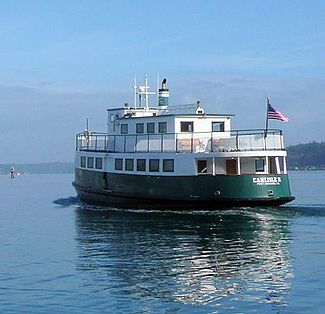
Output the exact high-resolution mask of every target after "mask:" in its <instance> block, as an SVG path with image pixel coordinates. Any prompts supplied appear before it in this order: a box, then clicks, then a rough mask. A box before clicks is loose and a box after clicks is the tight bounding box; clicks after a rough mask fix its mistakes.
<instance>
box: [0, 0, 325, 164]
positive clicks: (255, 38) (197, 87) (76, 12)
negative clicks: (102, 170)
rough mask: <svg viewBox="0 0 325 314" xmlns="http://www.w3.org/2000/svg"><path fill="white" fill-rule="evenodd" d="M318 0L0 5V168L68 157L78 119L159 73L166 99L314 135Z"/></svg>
mask: <svg viewBox="0 0 325 314" xmlns="http://www.w3.org/2000/svg"><path fill="white" fill-rule="evenodd" d="M324 51H325V1H321V0H319V1H316V0H308V1H307V0H300V1H293V0H291V1H290V0H281V1H278V0H264V1H257V0H256V1H253V0H247V1H239V0H227V1H226V0H224V1H218V0H211V1H210V0H206V1H199V0H196V1H190V0H187V1H182V0H173V1H170V0H164V1H161V2H158V1H152V0H151V1H145V0H137V1H131V0H123V1H113V0H112V1H109V0H106V1H101V0H92V1H91V0H89V1H84V0H78V1H74V0H70V1H60V0H56V1H50V0H48V1H47V0H42V1H41V0H40V1H36V0H35V1H33V0H29V1H27V0H26V1H24V0H19V1H18V0H11V1H5V0H0V164H1V163H11V162H12V163H19V162H50V161H73V158H74V145H75V134H76V133H78V132H80V131H83V130H84V128H85V121H86V118H87V117H88V118H89V121H90V128H91V130H93V131H105V129H106V128H105V125H106V109H107V108H112V107H119V106H121V105H123V104H124V103H125V102H130V103H132V99H133V90H132V86H133V80H134V77H135V76H137V78H138V79H141V78H142V77H143V76H144V74H145V73H147V74H148V76H149V82H150V85H151V86H152V87H155V86H156V79H157V76H158V75H159V77H161V78H162V77H166V78H167V80H168V86H169V89H170V93H171V96H170V103H171V104H173V105H178V104H182V103H193V102H195V101H197V100H200V101H201V103H202V104H203V106H204V108H205V109H206V112H208V113H233V114H235V117H234V118H233V122H232V126H233V128H234V129H252V128H263V127H264V125H265V104H266V97H270V99H271V103H272V105H273V106H274V107H275V108H276V109H278V110H280V111H281V112H282V113H283V114H285V115H286V116H288V118H289V122H288V123H281V122H278V121H273V120H272V121H270V127H271V128H281V129H283V130H284V134H285V144H286V145H293V144H298V143H307V142H311V141H318V142H320V141H325V138H324V137H325V135H324V134H325V118H324V117H325V109H324V107H325V58H324V55H325V54H324Z"/></svg>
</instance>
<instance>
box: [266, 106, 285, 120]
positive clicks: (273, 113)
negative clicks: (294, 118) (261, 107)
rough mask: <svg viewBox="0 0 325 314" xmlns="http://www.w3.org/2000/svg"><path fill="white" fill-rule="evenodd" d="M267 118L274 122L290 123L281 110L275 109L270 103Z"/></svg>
mask: <svg viewBox="0 0 325 314" xmlns="http://www.w3.org/2000/svg"><path fill="white" fill-rule="evenodd" d="M267 118H268V119H274V120H281V121H283V122H288V121H289V119H288V118H287V117H286V116H284V115H283V114H282V113H281V112H280V111H279V110H276V109H274V108H273V107H272V106H271V105H270V103H268V107H267Z"/></svg>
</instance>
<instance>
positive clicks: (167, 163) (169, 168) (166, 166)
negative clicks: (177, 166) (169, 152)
mask: <svg viewBox="0 0 325 314" xmlns="http://www.w3.org/2000/svg"><path fill="white" fill-rule="evenodd" d="M163 171H164V172H174V159H163Z"/></svg>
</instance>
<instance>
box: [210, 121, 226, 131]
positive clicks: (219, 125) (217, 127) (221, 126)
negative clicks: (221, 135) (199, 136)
mask: <svg viewBox="0 0 325 314" xmlns="http://www.w3.org/2000/svg"><path fill="white" fill-rule="evenodd" d="M224 131H225V123H224V122H212V132H224Z"/></svg>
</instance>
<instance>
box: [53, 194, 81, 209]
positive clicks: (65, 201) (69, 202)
mask: <svg viewBox="0 0 325 314" xmlns="http://www.w3.org/2000/svg"><path fill="white" fill-rule="evenodd" d="M53 203H54V204H56V205H60V206H61V207H69V206H74V205H82V203H81V201H80V200H79V198H78V197H77V196H69V197H64V198H58V199H57V200H54V201H53Z"/></svg>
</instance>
